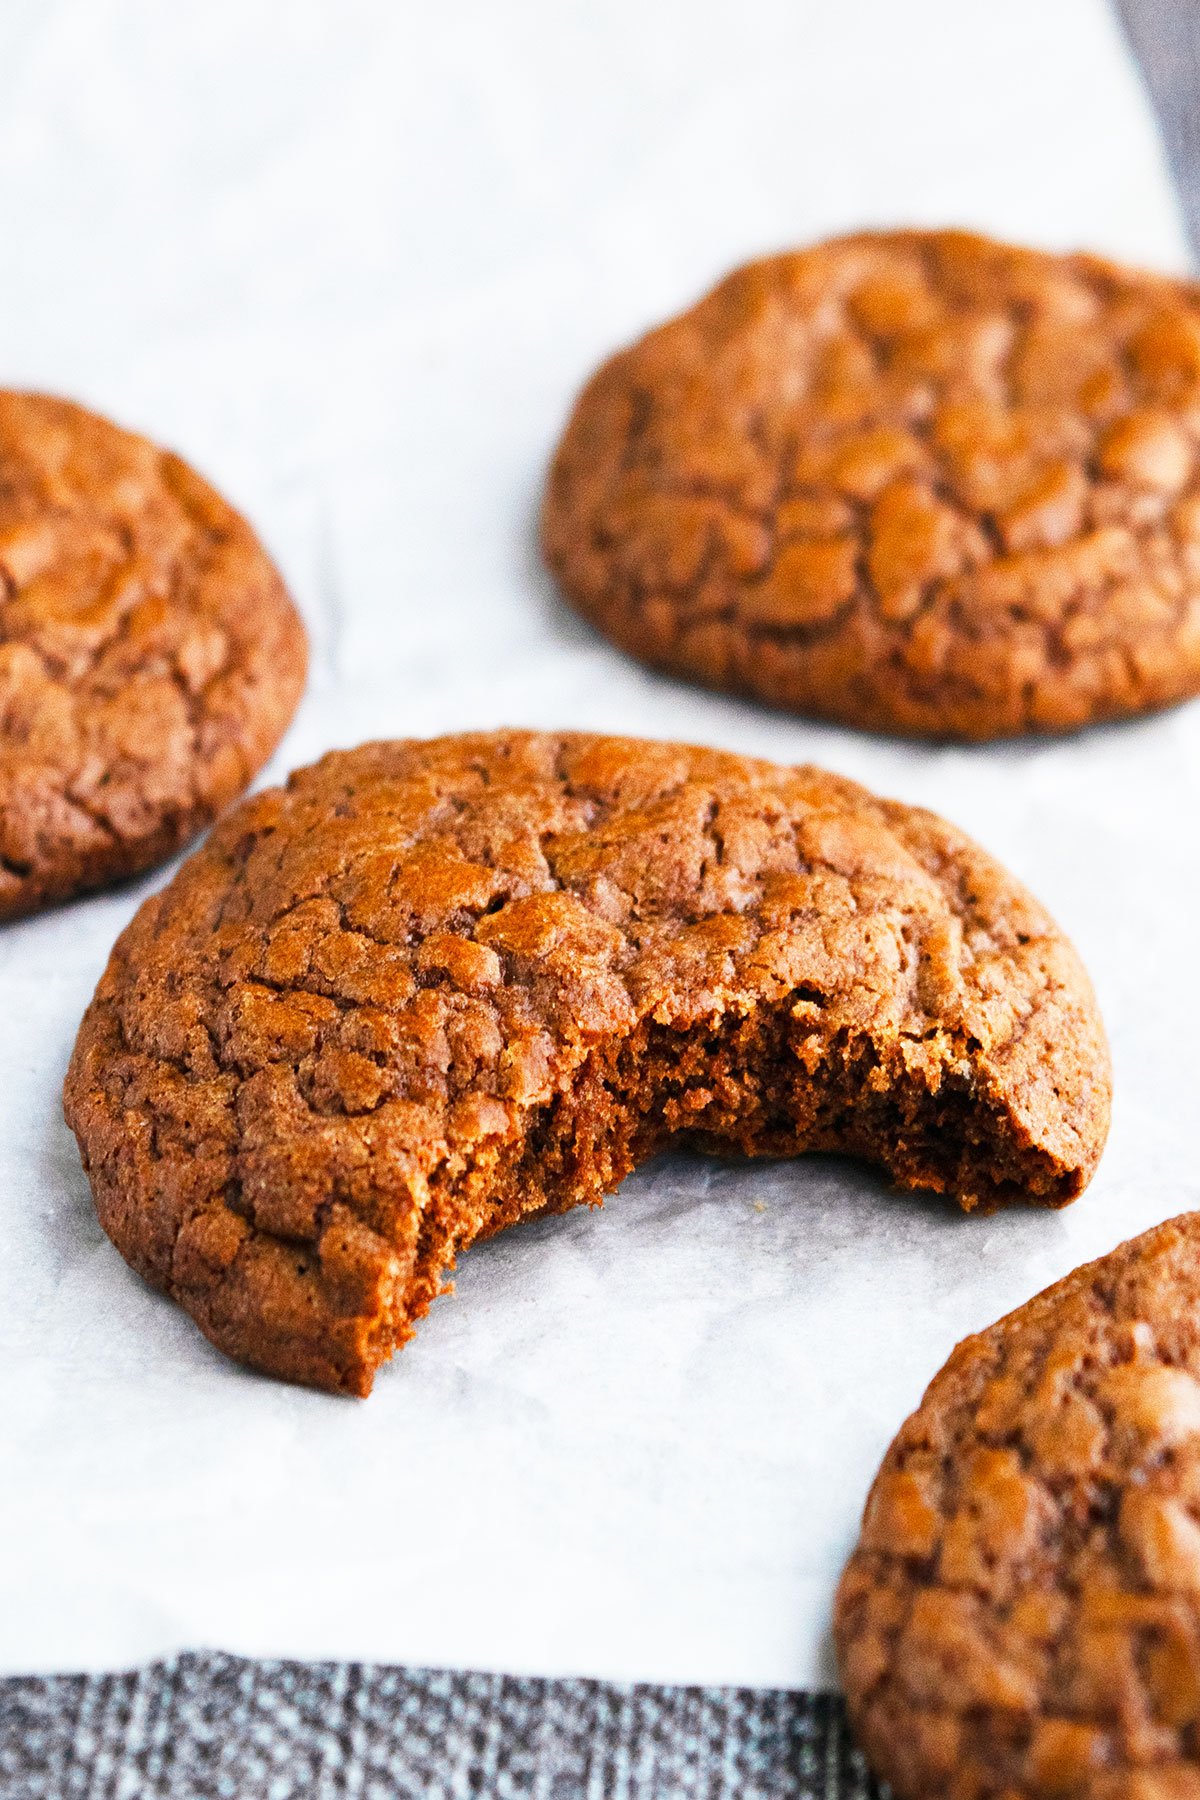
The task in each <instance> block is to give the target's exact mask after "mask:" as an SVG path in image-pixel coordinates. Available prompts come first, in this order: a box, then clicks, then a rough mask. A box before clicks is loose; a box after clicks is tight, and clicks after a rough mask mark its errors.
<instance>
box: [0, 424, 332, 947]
mask: <svg viewBox="0 0 1200 1800" xmlns="http://www.w3.org/2000/svg"><path fill="white" fill-rule="evenodd" d="M306 655H307V651H306V644H305V636H304V628H303V626H302V625H301V623H300V620H299V617H298V616H297V614H296V611H295V608H294V607H293V605H292V603H291V601H290V600H289V598H288V596H287V593H286V592H285V590H284V586H283V583H282V581H281V580H280V578H279V575H278V573H277V572H276V570H275V568H274V566H273V564H272V563H271V561H270V559H269V558H268V556H267V554H266V552H265V551H264V550H263V548H262V546H261V544H260V543H259V542H258V539H257V538H256V537H255V535H254V533H253V532H252V531H251V529H250V527H249V526H248V525H247V524H246V522H245V520H244V519H241V518H239V517H238V515H237V514H236V513H235V512H234V511H233V510H232V509H231V508H230V507H229V506H227V505H226V503H225V501H224V500H222V499H221V497H220V496H219V495H218V494H215V493H214V492H213V490H212V488H210V487H209V486H208V484H207V483H206V482H204V481H202V480H201V479H200V477H199V476H198V475H196V474H195V473H194V472H193V471H192V470H191V469H189V468H188V467H187V465H186V464H185V463H182V462H181V461H180V460H179V458H178V457H177V456H172V455H170V454H169V453H168V452H166V451H164V450H160V449H158V448H157V446H156V445H154V444H151V443H148V442H147V441H146V439H145V438H140V437H135V436H133V435H132V434H131V433H130V432H127V431H122V430H120V429H119V428H118V427H117V426H116V425H112V424H110V423H109V422H108V420H107V419H101V418H97V417H96V416H95V414H93V413H89V412H85V411H84V410H83V409H82V408H81V407H78V406H73V405H71V404H70V403H69V402H68V401H65V400H52V399H48V398H46V397H45V396H43V395H40V394H14V393H4V392H0V919H5V918H12V917H14V916H15V915H17V914H19V913H25V912H30V911H32V910H34V909H35V908H37V907H40V906H45V905H47V904H48V903H49V902H51V901H55V900H62V899H65V898H66V897H67V896H68V895H71V894H76V893H80V892H82V891H83V890H85V889H87V888H94V887H99V886H102V885H104V884H105V883H108V882H112V881H117V880H119V879H120V878H121V877H123V876H127V875H133V874H136V873H137V872H138V871H139V870H142V869H146V868H149V867H150V866H151V865H152V864H154V863H156V862H160V861H162V859H163V858H164V857H166V856H169V855H170V854H171V853H172V851H174V850H177V849H178V848H179V846H180V845H181V844H184V843H186V842H187V840H188V838H190V837H192V836H193V835H194V833H195V832H197V831H198V830H199V829H200V828H201V826H203V825H206V824H208V822H209V821H210V820H211V819H213V818H215V817H216V815H217V814H218V813H219V812H220V811H221V810H222V808H223V807H224V806H226V805H227V804H228V802H229V801H230V800H232V799H233V798H234V797H235V795H237V794H240V793H241V792H242V790H243V789H244V788H245V787H246V786H247V784H248V783H249V781H250V779H251V777H252V776H253V775H254V773H255V772H256V770H257V769H258V768H260V767H261V765H262V764H263V763H264V762H265V761H266V759H267V757H268V756H269V755H270V753H271V751H272V750H273V749H274V747H275V745H276V744H277V743H278V741H279V739H280V737H281V736H282V735H283V731H284V728H285V727H286V725H287V723H288V720H289V719H290V718H291V716H292V713H293V711H294V710H295V706H296V702H297V701H298V699H299V697H300V692H301V689H302V688H303V685H304V671H305V661H306Z"/></svg>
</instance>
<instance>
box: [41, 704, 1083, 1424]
mask: <svg viewBox="0 0 1200 1800" xmlns="http://www.w3.org/2000/svg"><path fill="white" fill-rule="evenodd" d="M1108 1105H1109V1072H1108V1058H1107V1051H1106V1048H1105V1042H1104V1034H1103V1031H1102V1028H1101V1025H1100V1021H1099V1018H1098V1016H1097V1012H1096V1007H1095V1001H1094V999H1093V996H1092V992H1091V988H1090V986H1089V984H1088V980H1087V976H1086V975H1085V973H1084V971H1083V969H1082V968H1081V966H1080V963H1079V960H1078V958H1077V956H1076V954H1075V952H1074V951H1073V950H1072V948H1071V946H1070V945H1069V944H1068V943H1067V941H1066V940H1065V939H1064V938H1063V936H1062V934H1061V933H1060V932H1059V931H1058V929H1057V928H1056V927H1055V925H1054V924H1053V922H1052V921H1051V920H1050V919H1049V918H1048V917H1047V915H1046V914H1045V913H1044V912H1043V911H1042V909H1041V907H1040V906H1038V905H1037V903H1036V901H1034V900H1033V899H1032V898H1031V897H1030V896H1029V895H1028V894H1027V893H1026V892H1025V890H1024V889H1023V888H1022V887H1020V886H1019V885H1018V884H1017V883H1016V882H1015V881H1013V879H1012V878H1011V876H1009V875H1007V874H1006V873H1005V872H1004V871H1003V870H1002V869H1000V868H999V867H998V866H997V865H996V864H995V863H994V862H993V861H992V860H991V859H990V858H989V857H987V856H985V855H984V853H983V852H982V851H981V850H979V849H977V848H976V847H975V846H974V845H973V844H972V843H971V842H970V841H969V840H968V839H967V838H965V837H964V836H963V835H962V833H961V832H958V831H956V830H955V829H954V828H953V827H952V826H950V825H947V824H945V823H943V821H942V820H940V819H938V818H935V817H934V816H933V815H932V814H931V813H926V812H920V811H917V810H915V809H913V808H911V807H907V806H901V805H898V804H896V803H895V802H891V801H886V800H877V799H875V798H874V797H873V796H872V795H870V794H868V793H867V792H865V791H864V790H863V789H862V788H859V787H856V786H854V785H853V784H852V783H851V782H848V781H843V780H840V779H839V778H838V777H837V776H835V775H827V774H824V773H823V772H822V771H821V770H819V769H813V768H796V769H791V768H777V767H775V766H773V765H772V764H769V763H763V762H754V761H749V760H747V759H746V758H743V757H738V756H730V755H726V754H724V753H722V752H720V751H716V750H702V749H694V748H688V747H686V746H682V745H678V744H657V743H645V742H638V741H634V740H630V739H625V738H603V737H588V736H582V735H575V734H570V733H568V734H563V735H559V736H543V735H538V734H535V733H529V732H496V733H491V734H489V733H481V734H478V735H471V736H462V737H447V738H441V739H435V740H433V741H431V742H417V741H410V742H406V743H381V744H367V745H364V746H363V747H362V748H361V749H358V750H353V751H344V752H338V753H335V754H333V755H330V756H326V757H325V758H323V759H322V761H320V762H318V763H316V764H315V765H314V766H313V767H312V768H309V769H302V770H301V771H300V772H299V773H298V774H295V775H293V776H292V778H291V780H290V781H289V783H288V785H287V787H286V788H284V789H274V790H272V791H270V792H268V793H264V794H259V795H257V796H255V797H254V798H252V799H250V800H247V801H246V802H244V803H243V804H242V805H241V806H240V807H238V808H237V809H236V810H235V811H234V812H232V813H230V814H229V815H228V816H227V817H226V818H225V819H223V820H222V821H221V823H220V824H219V825H218V826H217V828H216V830H215V831H214V832H213V833H212V835H211V836H210V837H209V839H208V840H207V842H206V843H205V844H204V845H203V847H202V848H201V849H200V850H199V851H197V852H196V854H195V855H193V856H192V857H191V858H190V859H189V860H188V861H187V862H186V863H185V864H184V866H183V868H182V869H181V870H180V871H179V873H178V874H177V875H176V877H175V879H174V880H173V881H172V882H171V884H170V886H169V887H167V889H166V890H165V891H164V892H163V893H161V894H158V895H156V896H155V897H154V898H153V899H151V900H148V901H147V902H146V903H145V905H144V906H143V907H142V908H141V911H140V912H139V913H138V914H137V916H136V918H135V919H134V921H133V923H132V924H131V925H130V926H129V928H128V929H127V930H126V931H125V932H124V933H123V935H122V936H121V938H120V939H119V940H118V942H117V945H116V948H115V949H114V951H113V954H112V958H111V960H110V962H109V966H108V969H107V971H106V973H105V975H104V977H103V980H102V981H101V983H100V986H99V988H98V989H97V992H96V996H95V999H94V1000H93V1002H92V1004H91V1006H90V1008H89V1009H88V1012H87V1015H86V1017H85V1019H84V1021H83V1025H82V1027H81V1028H80V1032H79V1038H78V1042H77V1044H76V1046H75V1054H74V1058H73V1060H72V1063H71V1068H70V1072H69V1074H68V1077H67V1085H66V1112H67V1119H68V1122H69V1123H70V1125H71V1126H72V1128H73V1129H74V1131H75V1134H76V1137H77V1138H78V1140H79V1144H80V1148H81V1150H82V1154H83V1160H84V1165H85V1167H86V1169H87V1171H88V1174H89V1176H90V1178H91V1183H92V1191H93V1193H94V1195H95V1200H96V1207H97V1210H98V1212H99V1215H100V1219H101V1222H102V1223H103V1225H104V1228H105V1230H106V1231H107V1232H108V1233H109V1235H110V1237H112V1239H113V1241H114V1242H115V1243H116V1244H117V1246H118V1247H119V1249H120V1250H121V1251H122V1252H123V1254H124V1255H125V1256H126V1257H127V1258H128V1259H129V1261H130V1262H131V1263H132V1264H133V1265H134V1267H135V1268H137V1269H138V1270H140V1271H141V1273H142V1274H143V1275H145V1276H146V1277H147V1278H148V1279H149V1280H150V1281H152V1282H154V1283H155V1284H156V1285H158V1286H159V1287H162V1288H165V1289H166V1290H167V1291H168V1292H169V1293H171V1294H172V1295H173V1296H174V1297H175V1298H176V1299H177V1300H178V1301H179V1302H180V1304H181V1305H183V1306H184V1307H186V1308H187V1310H188V1311H189V1312H190V1313H191V1314H192V1316H193V1317H194V1318H195V1319H196V1320H197V1321H198V1322H199V1324H200V1325H201V1327H202V1329H203V1330H204V1331H205V1332H207V1334H208V1335H209V1337H211V1338H212V1339H213V1341H214V1342H215V1343H217V1344H219V1345H220V1346H221V1347H222V1348H223V1349H225V1350H227V1351H228V1352H229V1353H230V1354H231V1355H233V1356H236V1357H239V1358H241V1359H242V1360H244V1361H246V1362H250V1363H254V1364H256V1365H257V1366H258V1367H260V1368H263V1369H268V1370H270V1371H272V1372H273V1373H275V1374H279V1375H285V1376H289V1377H291V1378H293V1379H295V1380H299V1381H307V1382H312V1383H314V1384H315V1385H317V1386H320V1387H329V1388H342V1389H347V1390H349V1391H351V1392H353V1393H360V1394H361V1393H366V1392H367V1391H368V1390H369V1388H370V1386H371V1380H372V1377H373V1375H374V1372H375V1370H376V1368H377V1367H378V1365H379V1364H380V1363H381V1362H383V1361H384V1360H385V1359H386V1358H387V1357H388V1356H390V1355H391V1353H392V1351H393V1350H394V1349H395V1348H396V1347H397V1346H398V1345H400V1344H402V1343H404V1342H405V1340H406V1339H407V1338H408V1337H409V1336H411V1334H412V1331H413V1327H414V1323H415V1321H416V1320H417V1319H418V1318H420V1317H421V1315H422V1314H423V1313H425V1312H426V1311H427V1310H428V1307H429V1305H430V1303H431V1301H432V1300H433V1299H434V1297H435V1296H436V1295H437V1294H438V1293H439V1291H440V1290H441V1289H442V1287H443V1285H444V1283H445V1280H446V1276H447V1273H448V1271H449V1270H450V1269H451V1268H452V1267H453V1264H454V1259H455V1257H456V1255H457V1254H458V1252H459V1251H460V1250H461V1249H463V1248H464V1247H465V1246H466V1245H467V1244H469V1243H471V1242H472V1241H473V1240H474V1239H476V1238H480V1237H486V1236H489V1235H491V1234H492V1233H494V1232H497V1231H500V1230H501V1229H502V1228H503V1227H505V1226H507V1225H511V1224H514V1223H515V1222H516V1221H517V1220H518V1219H522V1218H528V1217H530V1216H532V1215H534V1214H536V1213H540V1212H562V1211H565V1210H566V1209H567V1208H568V1207H572V1206H576V1205H578V1204H579V1203H580V1202H581V1201H589V1202H595V1201H598V1200H599V1199H600V1198H601V1197H602V1196H603V1195H604V1194H606V1193H608V1192H610V1191H611V1190H612V1189H613V1188H615V1187H616V1186H617V1184H618V1182H620V1181H621V1179H622V1178H623V1176H625V1175H626V1174H627V1173H628V1172H629V1171H630V1170H631V1169H632V1168H633V1167H634V1166H635V1165H636V1164H637V1163H639V1162H641V1161H643V1160H644V1159H645V1158H646V1157H648V1156H651V1155H652V1154H653V1153H654V1152H655V1151H656V1150H658V1149H660V1148H662V1147H663V1146H664V1145H665V1144H667V1143H669V1142H672V1141H674V1140H677V1139H682V1140H686V1141H688V1142H691V1143H695V1144H698V1145H700V1146H701V1147H703V1148H705V1149H708V1150H713V1151H739V1152H742V1153H744V1154H747V1155H751V1156H754V1155H767V1156H786V1155H793V1154H795V1153H797V1152H799V1151H802V1150H807V1149H821V1150H843V1151H848V1152H850V1153H851V1154H853V1155H856V1156H862V1157H865V1158H867V1159H869V1160H870V1161H871V1162H874V1163H876V1164H878V1165H879V1166H880V1167H882V1168H883V1169H885V1170H886V1171H887V1172H888V1173H889V1174H890V1175H891V1177H892V1179H893V1180H894V1181H895V1183H896V1184H897V1185H898V1186H900V1187H903V1188H928V1189H933V1190H935V1191H936V1192H939V1193H947V1194H950V1195H953V1196H954V1197H955V1198H956V1199H958V1200H959V1201H960V1202H961V1204H962V1205H963V1206H964V1207H971V1206H974V1205H976V1204H979V1205H983V1206H988V1207H991V1206H996V1205H999V1204H1002V1203H1005V1202H1009V1201H1015V1200H1029V1201H1033V1202H1035V1203H1037V1204H1041V1205H1046V1206H1059V1205H1062V1204H1063V1203H1064V1202H1066V1201H1068V1200H1071V1199H1073V1198H1074V1196H1075V1195H1076V1194H1078V1193H1079V1192H1080V1190H1081V1189H1082V1188H1083V1186H1084V1185H1085V1183H1086V1182H1087V1180H1088V1178H1089V1176H1090V1175H1091V1173H1092V1170H1093V1168H1094V1167H1095V1164H1096V1161H1097V1158H1098V1157H1099V1154H1100V1151H1101V1148H1102V1146H1103V1142H1104V1137H1105V1133H1106V1130H1107V1126H1108Z"/></svg>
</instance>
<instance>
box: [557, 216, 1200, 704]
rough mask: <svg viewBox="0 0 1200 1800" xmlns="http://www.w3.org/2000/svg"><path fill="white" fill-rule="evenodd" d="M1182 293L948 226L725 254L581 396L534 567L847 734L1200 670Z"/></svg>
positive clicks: (1188, 339)
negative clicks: (786, 251)
mask: <svg viewBox="0 0 1200 1800" xmlns="http://www.w3.org/2000/svg"><path fill="white" fill-rule="evenodd" d="M1198 443H1200V288H1197V286H1196V284H1194V283H1191V282H1184V281H1172V280H1168V279H1165V278H1162V277H1158V276H1154V275H1149V274H1143V273H1139V272H1136V271H1133V270H1128V269H1122V268H1118V267H1116V266H1114V265H1113V264H1111V263H1106V262H1101V261H1099V260H1098V259H1097V258H1095V257H1091V256H1082V255H1075V256H1049V255H1044V254H1042V253H1040V252H1037V251H1033V250H1021V249H1015V248H1010V247H1008V246H1006V245H1003V244H996V243H992V242H990V241H988V240H987V239H984V238H980V237H972V236H968V235H967V234H965V233H962V232H917V231H901V232H880V233H869V234H864V235H862V236H857V237H849V238H843V239H840V240H835V241H834V242H831V243H826V244H822V245H819V246H817V247H816V248H814V249H810V250H805V251H801V252H799V253H797V254H795V255H788V256H775V257H771V258H769V259H768V260H766V261H764V262H758V263H754V264H751V265H750V266H749V267H747V268H744V269H740V270H738V271H737V272H736V273H735V274H733V275H731V276H730V277H729V278H728V280H726V281H723V282H722V283H721V285H720V286H719V287H718V288H716V289H715V291H714V292H713V293H711V294H710V295H709V296H708V297H707V298H706V299H704V300H702V301H701V302H700V303H699V305H697V306H695V307H693V309H692V310H691V311H690V312H687V313H684V314H683V315H682V316H681V317H679V318H677V319H675V320H673V321H672V322H671V323H669V324H667V325H664V326H662V327H661V328H660V329H658V330H657V331H652V332H651V333H650V335H649V336H648V337H645V338H643V339H642V341H641V342H640V343H638V344H635V345H634V346H633V347H632V348H631V349H629V350H626V351H624V352H623V353H622V354H620V355H618V356H616V357H614V358H613V359H612V361H611V362H609V363H607V364H606V365H605V367H603V368H602V369H601V370H600V372H599V373H598V374H597V375H596V376H595V377H594V378H593V380H592V381H591V382H590V383H589V384H588V386H587V387H586V388H585V389H584V392H583V394H582V396H581V398H580V399H579V401H578V403H577V405H576V407H575V411H574V414H573V416H572V418H571V420H570V423H569V424H568V426H567V429H566V433H565V435H564V437H563V439H562V442H561V443H560V445H559V447H558V451H557V454H556V456H555V458H554V462H553V466H552V469H551V472H550V477H549V483H548V487H547V492H546V497H545V503H544V509H543V517H542V535H543V544H544V550H545V555H546V558H547V560H548V562H549V564H550V567H551V569H552V570H553V571H554V573H555V575H556V576H557V577H558V580H559V582H560V584H561V587H562V589H563V592H564V593H565V594H566V596H567V597H568V599H570V600H571V601H572V602H573V604H574V605H575V606H576V607H577V608H578V610H579V611H580V612H581V613H583V615H584V616H585V617H586V618H588V619H590V620H591V621H592V623H593V624H594V625H596V626H598V627H599V629H600V630H601V631H602V632H604V633H605V635H606V636H608V637H609V638H611V639H612V641H613V642H614V643H615V644H618V645H619V646H620V647H621V648H622V649H624V650H627V651H628V652H630V654H631V655H633V656H636V657H639V658H641V659H642V660H643V661H644V662H647V663H649V664H651V665H652V666H653V667H655V668H659V669H665V670H669V671H671V672H673V673H675V674H678V675H684V676H690V677H692V678H694V679H695V680H698V681H701V682H704V683H706V684H707V685H708V686H710V687H714V688H720V689H725V690H727V691H729V692H733V693H740V694H747V695H751V696H753V697H755V698H757V699H760V700H765V701H768V702H770V703H772V704H774V705H777V706H781V707H787V708H790V709H793V710H794V711H796V712H801V713H808V714H815V715H818V716H821V717H824V718H830V719H836V720H840V721H842V722H843V723H845V724H848V725H854V726H860V727H863V728H865V729H869V730H873V731H884V732H894V733H900V734H904V735H909V736H918V737H933V738H957V739H984V738H997V737H1008V736H1012V735H1016V734H1019V733H1023V732H1063V731H1072V730H1074V729H1075V728H1076V727H1079V726H1083V725H1087V724H1089V723H1091V722H1092V721H1095V720H1102V719H1115V718H1120V717H1122V716H1125V715H1127V714H1132V713H1142V712H1146V711H1148V710H1151V709H1154V708H1157V707H1163V706H1167V705H1170V704H1172V703H1173V702H1175V701H1179V700H1182V699H1184V698H1186V697H1188V696H1189V695H1192V694H1195V693H1196V692H1198V691H1200V461H1198V458H1197V446H1198Z"/></svg>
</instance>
